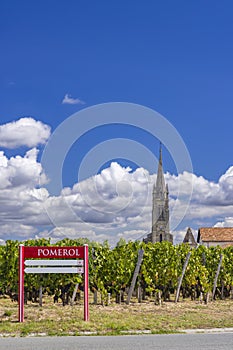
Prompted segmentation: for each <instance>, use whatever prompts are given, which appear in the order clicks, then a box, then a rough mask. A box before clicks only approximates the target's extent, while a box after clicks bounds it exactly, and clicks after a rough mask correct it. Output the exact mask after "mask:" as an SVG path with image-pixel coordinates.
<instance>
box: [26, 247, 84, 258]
mask: <svg viewBox="0 0 233 350" xmlns="http://www.w3.org/2000/svg"><path fill="white" fill-rule="evenodd" d="M24 258H41V259H43V258H48V259H53V258H54V259H58V258H63V259H65V258H67V259H71V258H80V259H83V258H84V247H24Z"/></svg>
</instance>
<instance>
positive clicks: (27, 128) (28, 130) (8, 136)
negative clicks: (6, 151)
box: [0, 117, 50, 149]
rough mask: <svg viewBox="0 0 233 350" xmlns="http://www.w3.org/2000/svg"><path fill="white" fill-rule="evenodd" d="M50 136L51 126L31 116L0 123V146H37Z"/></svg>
mask: <svg viewBox="0 0 233 350" xmlns="http://www.w3.org/2000/svg"><path fill="white" fill-rule="evenodd" d="M49 136H50V127H49V126H48V125H46V124H43V123H42V122H41V121H36V120H35V119H33V118H30V117H29V118H21V119H19V120H16V121H13V122H11V123H7V124H3V125H0V147H5V148H11V149H12V148H18V147H21V146H27V147H30V148H31V147H36V146H38V145H39V144H45V143H46V141H47V140H48V138H49Z"/></svg>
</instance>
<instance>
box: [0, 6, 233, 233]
mask: <svg viewBox="0 0 233 350" xmlns="http://www.w3.org/2000/svg"><path fill="white" fill-rule="evenodd" d="M232 14H233V4H232V1H230V0H223V1H221V2H220V1H215V0H212V1H209V0H206V1H203V0H202V1H200V0H197V1H185V0H180V1H179V0H177V1H172V0H170V1H169V0H167V1H160V0H159V1H145V2H141V1H136V2H135V1H129V0H126V1H105V0H104V1H88V0H87V1H66V2H63V1H40V2H36V1H24V0H22V1H20V2H19V1H11V0H9V1H2V2H1V4H0V44H1V57H0V61H1V80H0V98H1V103H0V124H1V125H5V124H7V123H12V121H14V120H18V119H20V118H22V117H27V116H30V117H32V118H33V119H34V120H37V121H40V122H42V123H43V125H48V126H50V128H51V133H52V132H53V131H54V130H55V129H56V127H58V126H59V125H60V124H61V123H62V122H63V121H65V120H66V119H67V118H68V117H69V116H71V115H72V114H74V113H76V112H78V111H80V110H83V109H85V108H88V107H91V106H93V105H97V104H101V103H109V102H129V103H134V104H139V105H142V106H145V107H148V108H151V109H153V110H156V111H157V112H159V113H160V114H161V115H163V116H164V117H165V118H166V119H167V120H168V121H169V122H170V123H171V124H172V125H173V126H174V127H175V128H176V130H177V131H178V133H179V134H180V135H181V137H182V139H183V140H184V142H185V144H186V146H187V149H188V151H189V153H190V157H191V160H192V164H193V173H194V174H195V176H197V177H203V179H206V181H207V183H209V184H210V183H211V182H213V183H214V184H219V178H220V177H221V176H223V175H224V174H225V173H226V171H227V170H228V169H229V168H230V167H231V166H232V165H233V164H232V163H233V162H232V147H231V143H232V124H233V118H232V114H233V102H232V101H233V40H232V38H233V22H232ZM62 101H63V103H62ZM40 130H42V129H40ZM84 136H85V137H84V138H83V139H82V140H80V141H79V142H80V143H79V144H78V141H77V144H75V145H73V146H72V148H71V150H70V153H69V154H68V155H67V157H66V160H65V163H64V169H63V182H64V187H70V188H71V187H72V186H74V184H75V183H76V180H77V179H76V169H77V168H78V166H79V162H81V160H82V154H83V155H85V154H86V153H87V152H88V150H90V149H91V148H93V147H94V146H95V145H98V144H99V143H100V142H104V141H105V140H106V139H109V138H110V139H111V138H114V137H123V138H128V139H132V138H135V140H137V141H139V140H140V142H141V143H142V144H143V145H145V147H147V148H149V149H150V150H151V151H152V152H154V155H155V157H157V156H158V148H159V146H158V145H159V142H158V140H155V139H153V138H151V137H150V136H149V135H148V134H146V133H144V134H143V133H142V134H140V135H139V133H137V132H136V131H135V130H134V131H132V129H131V130H130V128H129V129H127V128H125V127H122V128H121V126H119V127H117V128H116V127H114V126H109V127H102V128H98V129H97V130H94V131H92V132H91V133H90V134H89V135H84ZM25 137H27V136H25ZM0 141H1V140H0ZM35 147H37V148H38V149H39V150H40V152H39V153H38V155H37V159H38V161H37V166H38V167H39V165H40V163H39V162H40V157H41V154H42V151H43V147H44V142H39V141H38V143H37V144H35ZM30 148H31V147H29V146H27V145H25V144H24V142H21V143H20V144H18V146H15V147H14V148H9V147H8V146H7V144H6V145H5V146H4V147H3V145H2V147H1V149H2V150H3V151H4V154H5V155H6V157H7V158H8V159H10V157H11V156H13V157H16V156H17V155H18V156H21V157H24V155H25V152H27V151H28V150H29V149H30ZM77 155H78V156H77ZM114 159H115V158H114ZM106 163H107V164H108V165H110V163H111V159H106ZM128 164H130V165H131V166H132V168H133V170H135V167H134V166H133V162H128ZM121 165H122V166H127V162H121ZM103 167H104V166H103ZM103 167H102V168H103ZM156 167H157V164H156V162H155V172H156ZM102 168H101V169H102ZM115 170H116V169H115ZM118 170H119V169H118ZM164 170H165V172H166V171H167V172H169V173H170V174H173V173H176V168H175V165H174V162H173V160H172V157H171V156H170V154H169V152H167V151H166V147H165V149H164ZM149 171H150V174H151V170H150V169H149ZM93 175H94V174H93ZM176 175H177V174H176ZM227 178H228V180H227V181H228V185H229V181H230V180H231V178H232V176H231V174H230V175H229V174H228V176H227ZM229 178H230V180H229ZM34 185H35V184H34ZM171 186H172V185H171ZM229 186H230V185H229ZM229 186H228V187H227V190H228V191H229V190H231V187H229ZM35 187H37V186H36V185H35ZM203 187H204V184H203ZM225 187H226V186H225ZM225 187H224V188H225ZM210 188H212V187H211V186H210ZM205 193H206V192H205ZM225 194H226V193H225ZM226 195H228V196H229V193H227V194H226ZM207 197H208V198H210V197H211V194H208V195H207V196H206V198H207ZM211 198H212V197H211ZM224 198H225V197H224ZM211 200H212V202H211V203H213V202H214V200H213V199H211ZM224 203H225V202H224ZM217 204H219V203H217ZM211 205H212V206H213V204H211ZM219 205H220V206H221V207H223V206H224V207H225V206H226V204H224V205H223V203H220V204H219ZM227 205H231V203H230V204H229V202H228V204H227ZM227 210H228V211H226V212H224V213H223V212H221V213H220V214H219V216H218V214H217V211H216V212H214V213H212V215H213V216H212V217H211V215H210V214H209V215H210V218H209V220H207V223H208V224H211V225H214V224H216V223H217V222H224V224H226V220H227V219H226V218H229V217H230V211H231V208H229V207H228V209H227ZM6 216H7V214H6ZM4 220H5V221H7V219H6V217H5V219H4ZM192 220H194V219H193V218H191V219H189V220H188V219H187V220H186V221H185V224H184V226H183V228H181V229H184V227H186V226H187V225H188V224H189V223H190V224H191V226H192V224H193V226H192V227H193V229H194V230H196V229H197V227H198V224H203V223H205V221H203V220H204V219H203V218H201V217H198V219H197V218H196V219H195V220H196V221H195V223H193V221H192ZM32 221H33V220H32ZM87 221H88V220H87ZM110 221H111V220H110V219H109V222H110ZM228 223H229V219H228ZM23 224H24V225H26V226H27V223H26V222H23ZM30 225H31V226H33V225H35V223H33V222H32V223H31V224H30ZM116 225H117V224H116ZM39 226H40V223H39V224H38V225H37V228H38V227H39ZM45 227H46V228H44V232H46V229H48V227H49V225H47V224H45ZM48 230H49V229H48ZM119 230H120V228H119ZM138 230H139V229H138ZM29 231H30V230H29ZM39 231H41V227H40V228H39V229H38V232H39ZM35 232H37V231H33V229H32V230H31V231H30V234H32V235H33V234H38V232H37V233H35ZM12 235H13V237H15V236H14V234H12ZM45 235H46V233H45ZM2 239H4V233H2Z"/></svg>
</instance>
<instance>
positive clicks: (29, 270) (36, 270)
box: [24, 267, 84, 273]
mask: <svg viewBox="0 0 233 350" xmlns="http://www.w3.org/2000/svg"><path fill="white" fill-rule="evenodd" d="M24 272H25V273H84V271H83V267H26V269H25V270H24Z"/></svg>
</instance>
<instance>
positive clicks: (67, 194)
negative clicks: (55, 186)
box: [0, 148, 233, 245]
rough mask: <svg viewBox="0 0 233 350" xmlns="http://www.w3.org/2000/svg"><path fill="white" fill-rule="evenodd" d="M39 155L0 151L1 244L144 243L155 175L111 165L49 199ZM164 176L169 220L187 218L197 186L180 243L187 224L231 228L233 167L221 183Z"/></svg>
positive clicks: (191, 176) (178, 236)
mask: <svg viewBox="0 0 233 350" xmlns="http://www.w3.org/2000/svg"><path fill="white" fill-rule="evenodd" d="M37 157H38V150H37V149H36V148H33V149H31V150H29V151H28V152H26V154H25V155H24V156H15V157H11V158H7V156H6V155H5V154H4V153H3V152H0V213H1V214H0V240H1V239H2V240H5V239H9V238H12V239H16V238H17V239H27V238H33V237H47V238H48V237H50V238H52V239H53V240H54V241H56V240H59V239H62V238H64V237H70V238H78V237H87V238H89V239H90V240H96V241H104V240H105V239H107V240H108V241H109V242H110V244H111V245H114V243H116V242H117V241H119V239H120V238H121V237H122V238H125V239H126V240H130V239H131V240H134V239H142V238H143V237H144V236H146V234H147V233H149V232H150V230H151V212H152V210H151V209H152V186H153V183H154V181H155V180H156V175H150V174H149V173H148V171H146V170H145V169H143V168H138V169H136V170H135V171H133V172H132V171H131V169H130V168H129V167H126V168H125V167H122V166H120V165H119V164H118V163H116V162H113V163H112V164H111V166H110V167H109V168H107V169H104V170H103V171H102V172H101V173H100V174H98V175H95V176H93V177H91V178H89V179H86V180H85V181H82V182H80V183H76V184H74V186H73V187H66V188H64V189H63V190H62V191H61V193H60V195H58V196H51V195H50V194H49V193H48V191H47V190H46V188H45V186H46V182H47V178H46V174H44V171H43V169H42V166H41V164H40V163H39V162H38V160H37ZM165 176H166V182H167V183H168V186H169V192H170V212H171V216H174V215H178V216H179V215H182V214H183V212H184V209H185V203H186V202H185V201H186V199H187V196H188V195H189V193H190V186H193V196H192V198H191V201H190V203H189V208H188V211H187V213H186V216H185V217H184V220H183V222H182V223H181V224H180V226H179V227H177V228H176V229H175V230H174V232H173V235H174V241H175V242H176V243H179V242H180V241H182V239H183V237H184V235H185V233H186V230H187V227H188V226H191V228H192V230H193V232H194V233H196V232H197V230H198V227H200V226H205V225H206V226H214V225H216V226H232V225H233V217H232V212H233V195H232V186H233V181H232V180H233V167H230V168H229V169H228V170H227V171H226V173H225V174H223V175H222V176H221V177H220V178H219V181H217V182H212V181H208V180H207V179H205V178H204V177H202V176H197V175H195V174H190V173H187V172H184V173H182V174H179V175H177V176H175V175H171V174H169V173H167V174H166V175H165ZM40 186H43V188H40ZM175 205H176V206H177V207H178V210H177V211H176V213H174V212H173V208H174V207H175Z"/></svg>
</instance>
